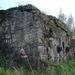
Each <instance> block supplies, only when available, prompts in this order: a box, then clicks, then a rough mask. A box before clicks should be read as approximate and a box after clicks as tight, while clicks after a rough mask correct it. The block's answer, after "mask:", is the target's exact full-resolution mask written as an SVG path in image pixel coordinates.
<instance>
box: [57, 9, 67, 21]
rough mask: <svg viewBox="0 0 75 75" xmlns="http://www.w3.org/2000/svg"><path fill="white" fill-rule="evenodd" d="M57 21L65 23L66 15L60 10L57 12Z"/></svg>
mask: <svg viewBox="0 0 75 75" xmlns="http://www.w3.org/2000/svg"><path fill="white" fill-rule="evenodd" d="M58 19H59V20H61V21H63V22H66V15H65V14H64V13H63V12H62V10H61V9H60V10H59V15H58Z"/></svg>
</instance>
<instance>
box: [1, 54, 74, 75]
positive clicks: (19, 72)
mask: <svg viewBox="0 0 75 75" xmlns="http://www.w3.org/2000/svg"><path fill="white" fill-rule="evenodd" d="M2 57H4V56H3V55H2ZM3 59H4V58H3ZM3 61H4V60H2V58H1V60H0V62H3ZM1 64H2V63H1ZM3 64H5V63H3ZM7 66H8V65H7ZM12 68H13V69H11V68H9V67H6V68H4V66H1V65H0V75H33V72H34V75H75V58H74V57H73V56H70V58H69V59H68V60H65V61H62V62H60V63H55V64H52V65H49V66H48V67H47V68H46V70H41V69H40V70H33V71H30V70H28V69H26V68H25V67H24V65H23V66H22V67H20V68H17V67H15V66H12Z"/></svg>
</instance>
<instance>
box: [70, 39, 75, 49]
mask: <svg viewBox="0 0 75 75" xmlns="http://www.w3.org/2000/svg"><path fill="white" fill-rule="evenodd" d="M70 47H71V48H73V47H75V39H71V43H70Z"/></svg>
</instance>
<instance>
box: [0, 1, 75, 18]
mask: <svg viewBox="0 0 75 75" xmlns="http://www.w3.org/2000/svg"><path fill="white" fill-rule="evenodd" d="M26 4H33V5H34V6H36V7H38V8H39V9H40V10H42V11H44V12H46V13H47V14H50V15H53V16H57V15H58V13H59V9H60V8H61V9H62V11H63V13H65V14H66V15H68V14H70V13H71V14H72V15H73V16H74V18H75V9H74V7H75V0H0V7H1V8H0V9H8V8H10V7H15V6H19V5H26Z"/></svg>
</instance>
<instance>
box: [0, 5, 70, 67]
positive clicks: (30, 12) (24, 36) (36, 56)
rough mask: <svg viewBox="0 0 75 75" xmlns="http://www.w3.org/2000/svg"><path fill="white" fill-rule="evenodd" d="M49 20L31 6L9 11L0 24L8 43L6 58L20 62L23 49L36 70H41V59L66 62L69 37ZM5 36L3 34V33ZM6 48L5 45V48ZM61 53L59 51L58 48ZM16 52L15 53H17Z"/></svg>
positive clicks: (56, 21)
mask: <svg viewBox="0 0 75 75" xmlns="http://www.w3.org/2000/svg"><path fill="white" fill-rule="evenodd" d="M53 18H54V17H48V16H47V15H45V14H44V13H41V12H40V11H39V10H38V11H37V10H34V9H33V8H32V7H30V6H29V7H28V6H26V7H20V8H14V9H10V10H9V9H8V10H6V12H5V19H4V20H3V22H2V23H0V25H1V26H0V32H1V33H0V34H1V37H2V36H3V38H2V39H1V40H3V41H2V43H5V46H6V47H5V48H7V49H6V51H5V52H6V56H7V57H9V58H13V59H14V60H17V58H18V62H19V61H21V60H19V57H18V55H20V50H21V49H22V48H24V50H25V51H26V53H27V55H28V58H29V60H30V62H31V64H32V66H33V67H35V68H37V67H39V63H40V61H39V60H40V59H48V60H51V62H59V61H60V60H62V59H66V57H67V55H69V54H67V55H66V51H65V49H66V46H68V45H69V36H67V32H68V31H66V30H65V29H63V28H62V27H61V26H59V25H60V24H58V23H59V21H58V20H57V19H56V18H54V19H53ZM2 33H3V34H2ZM3 46H4V45H3ZM58 46H59V47H60V49H61V48H62V50H59V52H58V50H57V47H58ZM15 53H16V54H15Z"/></svg>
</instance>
